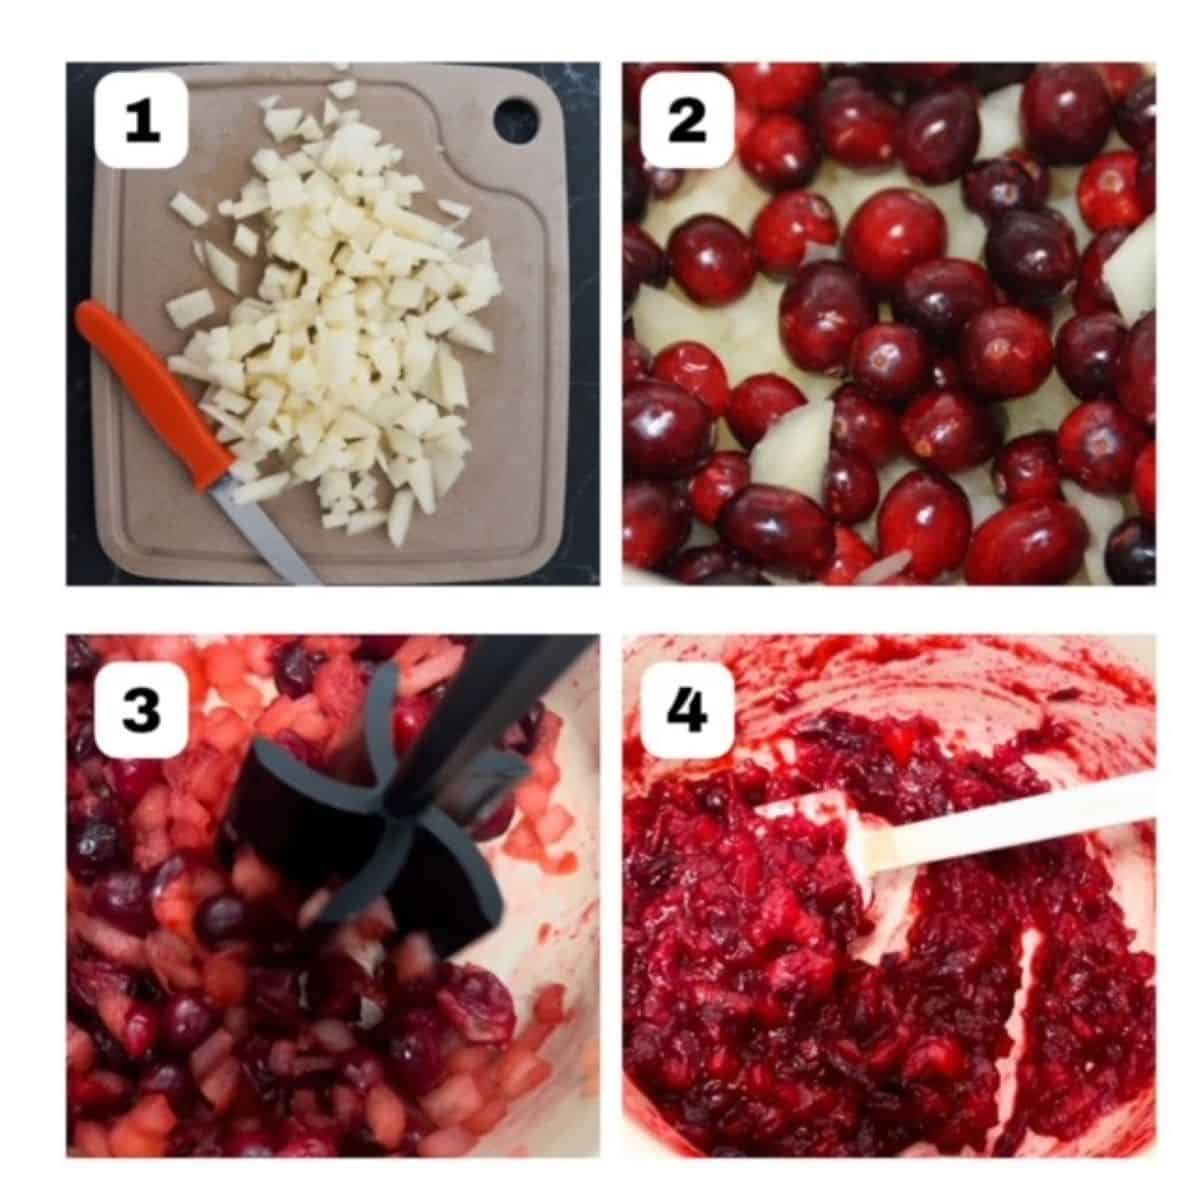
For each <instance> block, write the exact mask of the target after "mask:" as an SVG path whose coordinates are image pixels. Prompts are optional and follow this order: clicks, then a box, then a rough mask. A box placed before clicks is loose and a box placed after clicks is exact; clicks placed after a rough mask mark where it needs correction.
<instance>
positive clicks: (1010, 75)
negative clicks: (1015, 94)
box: [966, 62, 1033, 95]
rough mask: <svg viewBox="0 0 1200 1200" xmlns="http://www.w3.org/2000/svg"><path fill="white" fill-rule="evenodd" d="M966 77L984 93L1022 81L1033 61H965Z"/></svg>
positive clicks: (1030, 69) (1025, 77)
mask: <svg viewBox="0 0 1200 1200" xmlns="http://www.w3.org/2000/svg"><path fill="white" fill-rule="evenodd" d="M966 69H967V78H968V79H970V81H971V82H972V83H973V84H974V85H975V86H976V87H977V88H978V89H979V90H980V91H981V92H982V93H983V94H984V95H987V94H989V93H990V92H996V91H999V90H1000V89H1001V88H1006V87H1011V86H1012V85H1013V84H1014V83H1024V82H1025V80H1026V79H1028V78H1029V75H1030V73H1031V72H1032V71H1033V63H984V62H981V63H967V64H966Z"/></svg>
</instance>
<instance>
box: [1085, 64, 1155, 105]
mask: <svg viewBox="0 0 1200 1200" xmlns="http://www.w3.org/2000/svg"><path fill="white" fill-rule="evenodd" d="M1096 69H1097V70H1098V71H1099V72H1100V74H1101V75H1102V76H1103V77H1104V86H1105V87H1107V88H1108V94H1109V95H1110V96H1111V97H1112V98H1113V100H1114V102H1116V103H1117V104H1120V102H1121V101H1122V100H1124V99H1125V97H1126V96H1128V95H1129V93H1130V92H1131V91H1132V90H1133V89H1134V88H1135V87H1136V86H1137V85H1138V84H1139V83H1141V82H1142V80H1143V79H1145V78H1146V68H1145V67H1144V66H1142V64H1141V63H1134V62H1119V63H1097V64H1096Z"/></svg>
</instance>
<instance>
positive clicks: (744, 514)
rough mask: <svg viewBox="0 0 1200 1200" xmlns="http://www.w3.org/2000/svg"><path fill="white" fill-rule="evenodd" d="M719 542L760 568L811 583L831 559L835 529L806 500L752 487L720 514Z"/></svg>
mask: <svg viewBox="0 0 1200 1200" xmlns="http://www.w3.org/2000/svg"><path fill="white" fill-rule="evenodd" d="M720 530H721V536H722V537H723V538H724V539H725V540H726V541H727V542H729V543H730V544H731V545H732V546H733V547H734V548H735V549H737V550H740V551H741V552H742V553H743V554H746V555H748V556H749V557H750V558H752V559H753V560H755V561H756V562H759V563H761V564H762V565H763V566H766V567H770V568H772V569H774V570H777V571H786V572H788V573H790V574H794V575H796V576H797V577H798V578H800V579H812V578H813V576H815V575H817V574H818V573H819V572H820V571H821V570H823V569H824V567H825V566H826V565H827V564H828V563H829V560H830V559H831V558H832V557H833V541H834V539H833V525H832V524H831V522H830V520H829V518H828V517H827V516H826V515H825V514H824V513H823V512H822V511H821V510H820V508H818V507H817V505H816V504H814V503H813V502H812V501H811V500H810V499H809V498H808V497H807V496H805V495H802V494H801V493H800V492H794V491H791V490H790V489H789V488H781V487H771V486H769V485H766V484H757V483H752V484H751V485H750V486H749V487H748V488H745V489H744V490H743V491H741V492H739V493H738V495H736V496H735V497H734V498H733V499H732V500H730V501H729V503H728V504H726V505H725V508H724V510H723V511H722V513H721V521H720Z"/></svg>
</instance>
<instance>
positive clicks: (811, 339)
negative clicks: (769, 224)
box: [779, 262, 878, 375]
mask: <svg viewBox="0 0 1200 1200" xmlns="http://www.w3.org/2000/svg"><path fill="white" fill-rule="evenodd" d="M877 314H878V307H877V305H876V303H875V300H874V298H873V297H872V295H871V292H870V289H869V288H868V287H867V285H866V283H865V282H864V280H863V277H862V276H861V275H860V274H859V273H858V272H857V271H855V270H854V269H853V268H852V267H849V266H847V265H846V264H845V263H840V262H815V263H809V264H808V265H807V266H805V267H802V268H801V269H800V271H799V272H798V273H797V274H796V278H795V279H794V280H793V281H792V282H791V283H790V284H788V286H787V288H786V289H785V290H784V293H783V296H782V297H781V298H780V301H779V336H780V340H781V341H782V342H783V347H784V349H785V350H786V351H787V354H788V357H789V358H790V359H791V360H792V361H793V362H794V363H795V364H796V366H798V367H799V368H800V369H801V370H804V371H812V372H814V373H816V374H823V375H835V374H837V373H838V372H839V371H841V370H842V369H843V368H844V367H845V365H846V360H847V358H848V357H849V355H850V346H851V345H852V344H853V342H854V339H855V338H856V337H858V335H859V334H860V333H862V331H863V330H864V329H866V328H867V326H868V325H873V324H874V323H875V320H876V316H877Z"/></svg>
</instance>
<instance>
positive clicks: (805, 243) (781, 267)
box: [750, 190, 838, 280]
mask: <svg viewBox="0 0 1200 1200" xmlns="http://www.w3.org/2000/svg"><path fill="white" fill-rule="evenodd" d="M837 237H838V223H837V216H836V214H835V213H834V211H833V209H832V208H830V207H829V204H828V202H827V201H826V200H825V197H824V196H818V195H817V194H816V193H815V192H805V191H800V190H797V191H790V192H781V193H780V194H779V195H778V196H773V197H772V198H771V199H770V200H769V201H768V202H767V203H766V204H765V205H764V206H763V207H762V209H761V211H760V212H759V214H758V216H757V217H755V218H754V225H753V227H752V228H751V230H750V240H751V242H752V243H753V245H754V253H755V254H756V255H757V256H758V263H759V267H760V269H761V270H762V271H763V272H764V273H765V274H767V275H770V276H771V278H772V279H781V280H788V279H794V278H795V277H796V274H797V272H798V271H799V270H800V268H801V267H802V266H803V265H804V260H805V259H806V258H807V257H808V255H809V251H810V250H811V249H812V248H813V247H815V246H833V245H836V244H837Z"/></svg>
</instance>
